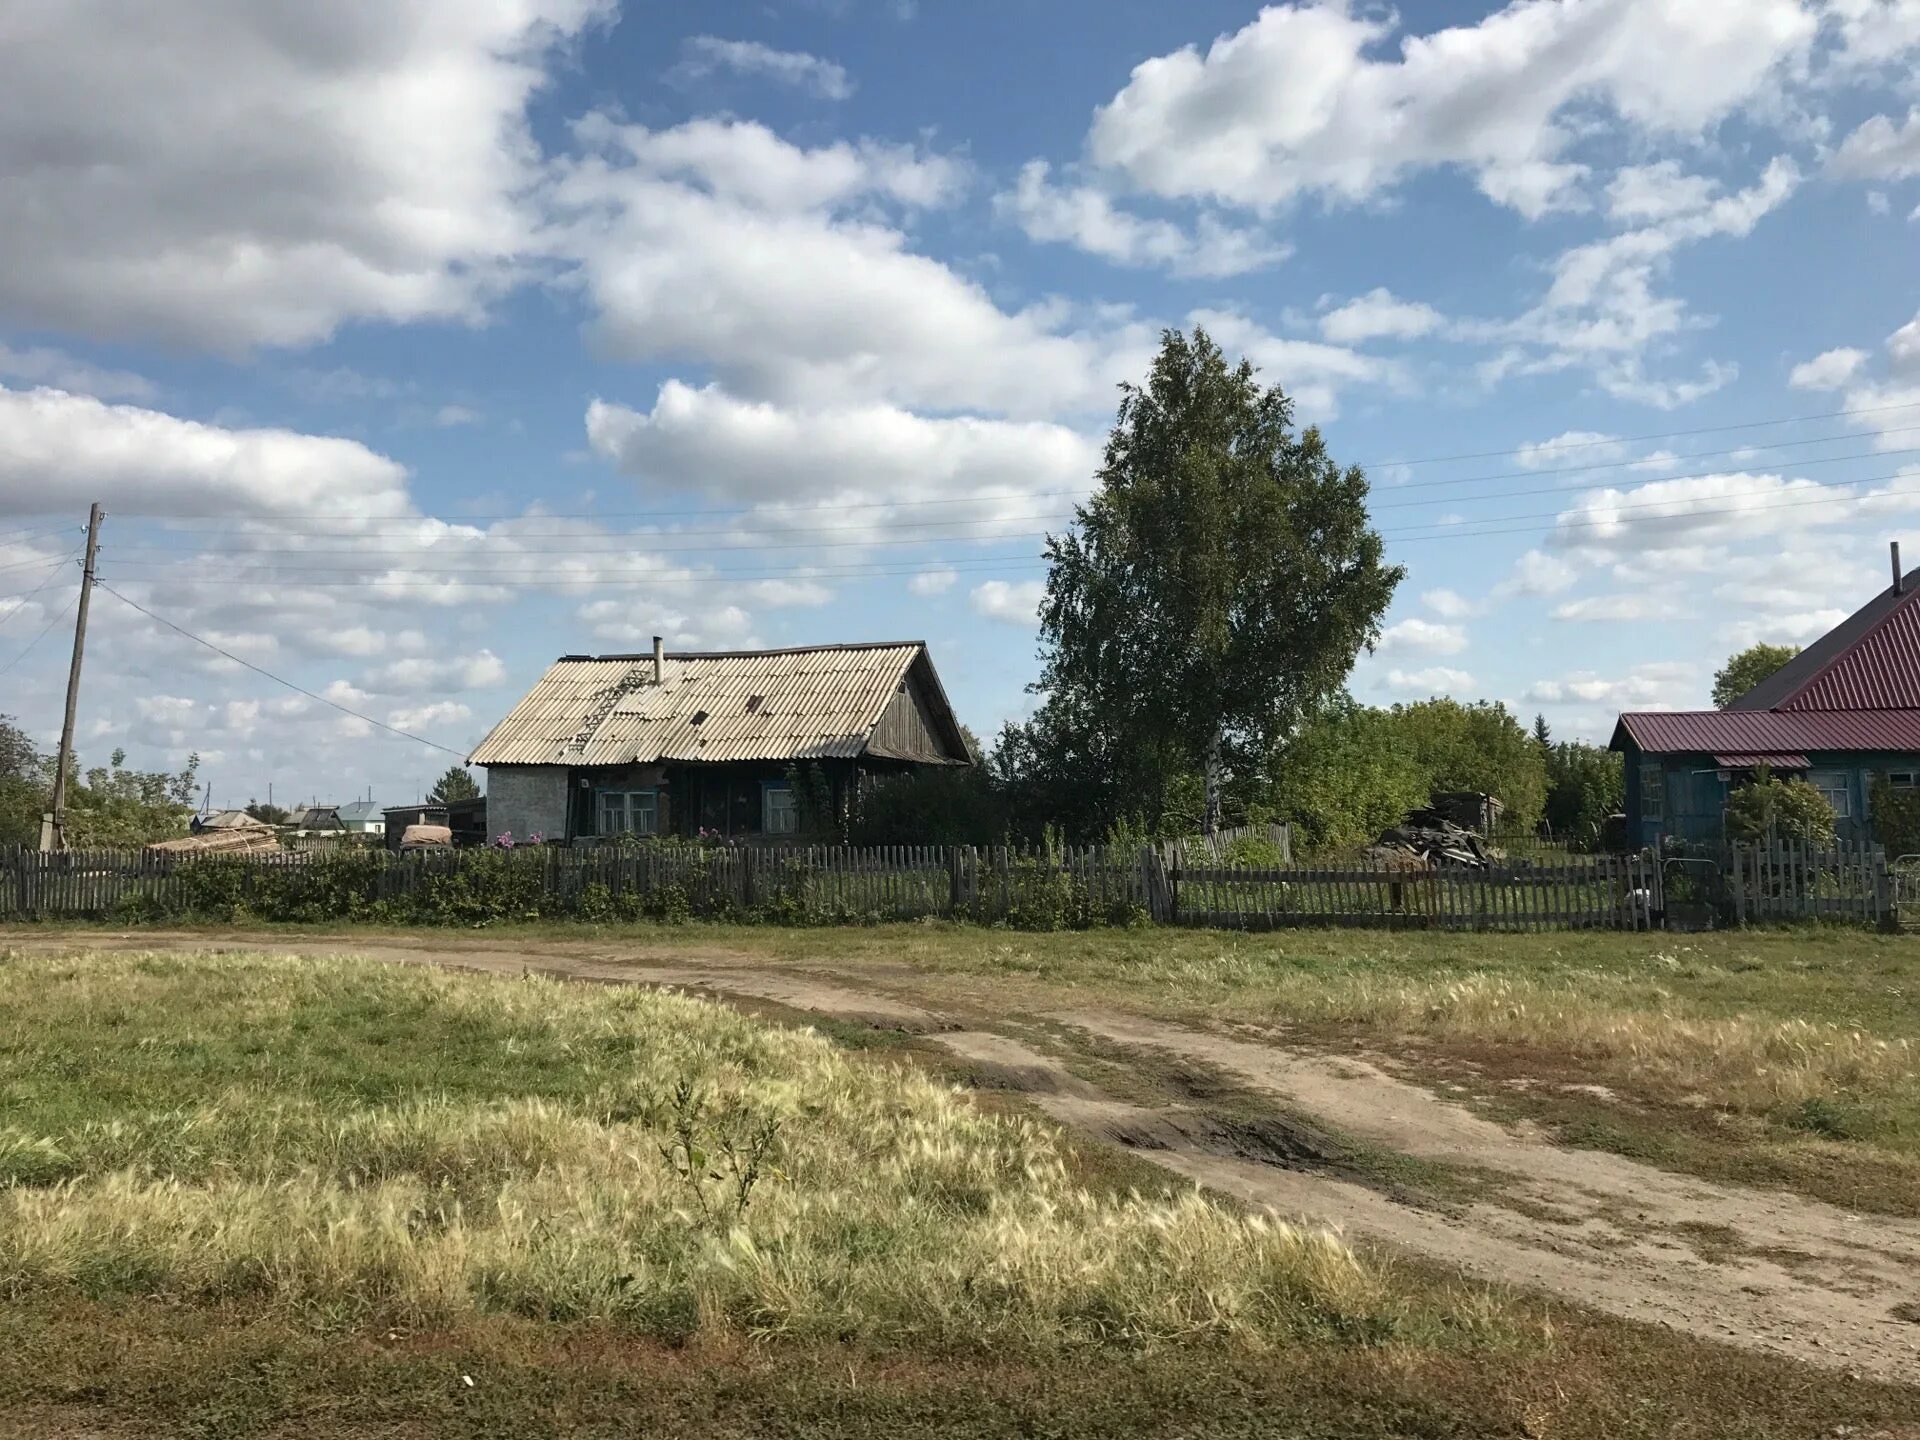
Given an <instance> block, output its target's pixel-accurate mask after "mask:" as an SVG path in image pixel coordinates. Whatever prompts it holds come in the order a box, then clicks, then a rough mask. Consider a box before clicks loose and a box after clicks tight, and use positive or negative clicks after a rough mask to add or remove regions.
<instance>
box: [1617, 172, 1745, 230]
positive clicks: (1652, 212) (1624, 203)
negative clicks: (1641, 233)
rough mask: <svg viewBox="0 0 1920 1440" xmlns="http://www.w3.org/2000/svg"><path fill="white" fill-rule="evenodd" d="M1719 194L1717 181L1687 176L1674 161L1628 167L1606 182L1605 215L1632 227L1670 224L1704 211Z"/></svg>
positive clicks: (1697, 176)
mask: <svg viewBox="0 0 1920 1440" xmlns="http://www.w3.org/2000/svg"><path fill="white" fill-rule="evenodd" d="M1719 190H1720V183H1719V181H1717V180H1712V179H1709V178H1708V177H1706V176H1704V175H1689V174H1687V173H1686V172H1685V171H1683V170H1681V168H1680V164H1679V162H1678V161H1677V160H1661V161H1659V162H1658V163H1656V164H1653V165H1628V166H1625V167H1623V168H1622V169H1620V170H1617V171H1615V172H1614V176H1613V179H1612V180H1610V181H1608V182H1607V215H1608V217H1609V218H1611V219H1613V220H1615V221H1620V222H1624V223H1627V224H1634V225H1638V224H1643V223H1645V222H1647V221H1659V220H1671V219H1673V218H1674V217H1675V216H1676V215H1691V214H1694V213H1696V212H1698V211H1700V210H1704V209H1705V208H1706V207H1707V205H1708V204H1709V203H1710V202H1711V201H1712V200H1713V197H1714V196H1715V195H1716V194H1718V193H1719Z"/></svg>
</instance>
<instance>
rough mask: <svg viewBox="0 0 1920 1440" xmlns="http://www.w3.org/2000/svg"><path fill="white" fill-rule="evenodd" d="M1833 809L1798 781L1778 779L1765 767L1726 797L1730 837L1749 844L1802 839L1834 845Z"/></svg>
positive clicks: (1818, 794)
mask: <svg viewBox="0 0 1920 1440" xmlns="http://www.w3.org/2000/svg"><path fill="white" fill-rule="evenodd" d="M1834 818H1835V817H1834V813H1833V806H1832V805H1831V804H1829V803H1828V801H1827V797H1826V796H1824V795H1822V794H1821V793H1820V792H1819V791H1818V790H1816V789H1814V788H1813V786H1811V785H1809V784H1807V782H1806V781H1804V780H1799V779H1787V780H1780V779H1776V778H1775V777H1774V776H1773V775H1771V774H1770V773H1768V771H1767V769H1766V767H1765V766H1762V767H1761V768H1760V769H1758V770H1756V771H1754V775H1753V779H1752V780H1751V781H1750V782H1749V783H1747V784H1745V785H1742V786H1741V787H1740V788H1739V789H1737V790H1735V791H1734V792H1733V794H1732V795H1730V796H1728V797H1727V834H1728V836H1729V837H1730V838H1732V839H1735V840H1739V841H1742V842H1746V843H1753V842H1755V841H1765V840H1800V841H1805V842H1806V843H1807V844H1809V845H1813V846H1816V847H1820V846H1827V845H1831V844H1832V843H1833V834H1834Z"/></svg>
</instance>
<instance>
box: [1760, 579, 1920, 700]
mask: <svg viewBox="0 0 1920 1440" xmlns="http://www.w3.org/2000/svg"><path fill="white" fill-rule="evenodd" d="M1728 708H1729V709H1732V710H1909V709H1915V708H1920V570H1913V571H1910V572H1909V573H1908V574H1907V575H1906V576H1904V577H1903V578H1902V580H1901V584H1900V593H1899V594H1895V593H1894V591H1893V588H1892V587H1891V586H1889V587H1888V588H1887V589H1885V590H1882V591H1881V592H1880V593H1879V594H1878V595H1876V596H1874V597H1873V599H1871V600H1869V601H1868V602H1867V603H1866V604H1865V605H1862V606H1861V607H1860V608H1859V609H1858V610H1856V611H1854V612H1853V614H1851V615H1849V616H1848V617H1847V618H1846V619H1845V620H1842V621H1841V622H1840V623H1839V624H1838V625H1836V626H1834V627H1833V629H1831V630H1829V631H1828V632H1827V633H1826V634H1825V635H1822V636H1821V637H1820V638H1819V639H1818V640H1816V641H1814V642H1813V644H1811V645H1809V646H1808V647H1807V648H1806V649H1805V650H1802V651H1801V652H1800V653H1799V654H1798V655H1796V656H1794V658H1793V659H1791V660H1789V661H1788V662H1787V663H1786V664H1785V665H1783V666H1781V667H1780V668H1779V669H1778V670H1776V671H1775V672H1774V673H1773V674H1771V675H1769V676H1768V677H1767V678H1766V679H1765V680H1762V681H1761V682H1760V683H1759V684H1758V685H1756V686H1754V687H1753V689H1751V690H1749V691H1748V692H1747V693H1746V694H1745V695H1742V696H1741V697H1740V698H1739V699H1738V700H1736V701H1734V702H1733V704H1732V705H1731V706H1729V707H1728Z"/></svg>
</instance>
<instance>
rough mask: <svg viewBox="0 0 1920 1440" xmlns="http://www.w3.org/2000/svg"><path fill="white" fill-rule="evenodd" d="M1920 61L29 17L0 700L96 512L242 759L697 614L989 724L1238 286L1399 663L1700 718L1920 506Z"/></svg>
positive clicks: (1886, 23) (1440, 9) (1720, 49)
mask: <svg viewBox="0 0 1920 1440" xmlns="http://www.w3.org/2000/svg"><path fill="white" fill-rule="evenodd" d="M1916 59H1920V0H1690V3H1689V4H1687V5H1685V6H1680V5H1676V4H1673V3H1670V0H1667V3H1661V0H1519V3H1516V4H1513V5H1511V6H1508V7H1506V8H1505V9H1498V10H1496V9H1493V8H1491V7H1487V6H1484V5H1469V4H1447V5H1440V4H1408V5H1406V6H1404V7H1402V8H1401V9H1399V10H1398V11H1390V10H1388V9H1386V8H1384V7H1379V6H1371V5H1366V4H1361V3H1342V0H1320V3H1314V4H1306V3H1301V4H1292V5H1280V6H1269V7H1266V8H1264V9H1263V8H1261V7H1259V6H1258V5H1253V4H1225V3H1196V4H1187V5H1180V6H1170V5H1165V4H1159V3H1146V0H1139V3H1102V4H1097V5H1096V4H1069V3H1056V4H1046V5H1031V4H1021V5H1016V4H1011V3H978V4H968V5H958V4H940V3H935V0H919V3H917V4H914V3H906V0H838V3H835V0H792V3H760V4H751V5H747V4H740V5H731V4H704V5H698V6H695V5H668V4H657V5H640V4H635V3H627V4H624V5H623V4H619V3H616V0H412V3H402V4H393V3H385V0H341V3H338V4H334V5H329V6H326V7H311V6H306V5H298V4H293V3H286V4H264V3H258V0H192V3H183V4H181V5H177V6H170V7H166V14H165V16H164V18H157V17H156V16H154V15H153V14H151V13H149V7H145V6H139V5H135V4H132V3H131V0H79V3H76V0H26V3H24V4H15V5H12V6H9V7H8V9H7V13H6V15H5V16H4V17H3V18H0V597H4V598H0V667H5V668H4V669H0V712H4V713H11V714H13V715H15V716H17V717H18V718H19V719H20V720H21V721H22V722H23V723H24V724H25V725H27V727H28V728H29V729H30V730H32V731H33V732H34V733H36V734H37V735H39V736H41V737H42V738H44V739H48V740H50V739H51V738H52V736H53V734H54V732H55V731H56V730H57V726H58V718H59V703H60V694H61V686H62V683H63V680H64V674H65V667H66V654H67V643H68V630H67V628H66V627H67V624H68V620H67V617H68V616H70V614H71V609H72V605H73V601H74V597H75V593H76V588H77V587H76V584H75V577H74V574H73V567H72V565H71V562H70V559H69V557H70V555H71V553H72V552H73V550H74V549H75V547H76V546H77V544H78V541H79V535H78V526H79V524H80V521H81V519H82V518H83V516H84V513H85V509H86V505H87V502H88V501H90V500H93V499H99V500H101V501H102V502H103V503H104V504H105V505H106V507H107V509H108V511H109V513H110V519H109V520H108V522H107V526H106V530H105V539H104V548H103V554H102V561H101V576H102V578H103V580H104V581H105V583H106V584H108V585H110V586H111V587H112V588H113V590H114V591H116V592H118V593H117V594H101V595H100V596H99V597H98V599H97V601H96V604H95V607H94V612H93V613H94V621H93V629H92V638H91V640H90V645H89V655H88V670H87V684H86V687H85V690H84V693H83V698H82V707H81V723H80V734H81V740H82V747H83V755H84V756H85V757H86V758H87V759H89V760H97V759H101V758H104V756H105V753H106V752H107V751H108V750H110V749H112V748H114V747H115V746H123V747H125V748H126V749H127V751H128V752H129V755H130V756H131V758H132V759H133V761H134V762H135V763H138V764H141V765H171V764H175V763H178V761H179V760H181V759H182V758H184V756H185V754H186V753H187V752H188V751H189V750H197V751H199V752H200V754H201V755H202V756H203V763H204V769H205V773H206V775H207V777H208V778H209V779H210V780H211V782H212V784H213V788H214V793H215V799H216V800H217V801H223V802H227V803H239V802H243V801H245V800H246V799H248V798H249V797H252V796H259V797H264V796H265V794H266V792H267V787H268V784H269V783H270V782H271V783H272V785H273V786H274V793H275V795H276V797H279V798H288V797H297V796H308V795H316V794H317V795H319V796H321V797H322V798H327V797H332V798H339V799H345V798H348V797H350V796H352V795H355V794H364V793H365V792H366V791H367V790H368V789H369V788H371V789H372V790H373V791H374V792H375V793H376V794H377V795H378V796H379V797H380V798H382V799H385V800H399V799H404V798H408V797H410V796H412V795H413V794H414V793H416V792H417V791H418V790H420V789H421V788H422V787H423V786H424V785H426V784H427V783H429V782H430V781H431V778H432V777H433V776H434V775H435V774H437V773H438V771H439V769H441V768H442V767H443V766H444V764H445V763H446V762H447V760H448V759H449V756H447V755H446V754H444V753H442V752H440V751H437V750H434V749H431V748H429V747H428V746H426V745H423V744H420V743H417V742H416V740H412V739H408V738H404V736H401V735H395V734H393V733H391V732H390V731H387V730H383V729H380V728H377V727H376V726H375V725H371V724H368V723H367V720H363V719H357V718H354V716H353V715H349V714H346V713H343V712H342V710H340V709H337V708H334V706H343V707H345V709H346V710H348V711H352V712H355V713H356V714H357V715H359V716H363V717H367V718H368V719H370V720H372V721H376V722H379V724H380V725H384V726H391V727H394V728H395V729H397V730H400V731H403V732H406V733H407V734H410V735H413V736H416V737H419V738H420V739H424V740H431V741H434V742H436V743H438V744H441V745H445V746H448V747H450V748H452V749H453V750H456V751H458V750H463V749H464V748H465V747H466V746H468V745H470V744H471V743H472V742H473V741H474V740H476V739H478V738H479V736H480V735H482V734H483V733H484V732H485V730H486V729H487V727H488V726H489V725H490V724H491V723H492V721H493V720H494V719H496V718H497V717H498V716H499V715H500V714H501V713H503V712H504V710H505V709H506V708H507V707H508V706H509V705H510V704H511V702H512V701H513V699H514V698H515V697H516V696H517V694H518V693H519V692H520V691H521V690H522V689H523V688H524V687H525V686H526V685H527V684H528V683H530V682H531V681H532V680H533V679H534V678H535V676H537V675H538V673H539V672H540V670H541V669H542V668H543V666H544V665H545V664H546V663H547V662H548V661H549V660H551V659H552V658H553V657H554V656H555V655H558V654H562V653H572V652H584V651H616V650H623V649H643V648H645V647H646V645H647V643H648V637H649V636H651V635H652V634H654V633H656V632H661V633H665V634H666V635H667V636H668V637H669V639H670V641H671V643H673V644H675V645H677V646H680V647H682V648H694V647H702V648H734V647H740V646H746V645H757V644H769V645H779V644H803V643H809V642H815V641H825V640H838V639H879V638H898V637H908V636H918V637H924V638H926V639H927V640H929V641H930V642H931V643H932V645H933V647H934V654H935V658H936V661H937V663H938V664H939V666H940V668H941V671H942V674H943V675H944V677H945V679H946V681H947V685H948V688H949V690H950V692H951V693H952V695H953V698H954V700H955V703H956V705H957V707H958V709H959V710H960V713H961V715H962V717H963V718H964V719H965V720H967V721H968V722H969V723H970V724H971V725H973V727H974V728H975V729H976V730H978V731H981V732H982V733H988V732H991V731H992V730H994V729H995V728H997V726H998V725H999V724H1000V722H1001V721H1003V720H1004V719H1006V718H1008V717H1013V716H1018V715H1020V714H1022V713H1024V712H1025V710H1026V709H1027V707H1028V705H1029V704H1030V703H1031V701H1030V697H1029V696H1028V695H1027V694H1026V692H1025V686H1026V684H1027V682H1028V681H1029V680H1030V679H1031V678H1032V676H1033V675H1034V673H1035V670H1036V668H1037V667H1036V663H1035V656H1034V649H1035V640H1034V626H1033V604H1034V601H1035V598H1036V593H1037V588H1038V582H1039V580H1040V578H1041V574H1042V572H1041V569H1040V566H1039V564H1038V562H1037V556H1038V552H1039V549H1040V544H1041V538H1040V537H1041V536H1042V535H1043V534H1044V532H1046V531H1047V530H1048V529H1050V528H1051V529H1056V530H1057V529H1059V528H1060V527H1061V526H1063V525H1064V524H1065V523H1066V522H1067V519H1068V515H1069V511H1070V507H1071V504H1072V502H1073V500H1074V499H1075V498H1076V497H1077V496H1078V495H1079V494H1082V493H1084V492H1085V490H1086V489H1087V487H1088V485H1089V484H1090V479H1091V471H1092V468H1093V466H1094V465H1095V464H1096V463H1097V458H1098V451H1099V443H1100V438H1101V436H1102V434H1103V433H1104V430H1105V428H1106V425H1107V424H1108V423H1109V422H1110V420H1111V416H1112V410H1113V403H1114V394H1115V391H1114V387H1115V386H1116V385H1117V384H1118V383H1119V382H1121V381H1123V380H1127V379H1137V378H1139V377H1140V376H1141V375H1142V374H1143V373H1144V371H1145V367H1146V365H1147V362H1148V359H1149V357H1150V356H1151V353H1152V350H1153V347H1154V343H1155V340H1156V337H1157V335H1158V333H1159V331H1160V329H1161V328H1162V327H1164V326H1181V327H1186V326H1190V325H1193V324H1196V323H1198V324H1205V325H1207V326H1208V328H1210V329H1211V330H1212V331H1213V332H1214V334H1215V335H1216V338H1218V339H1219V340H1220V341H1221V342H1222V343H1223V344H1224V345H1225V346H1226V348H1228V349H1229V350H1230V351H1232V352H1235V353H1244V354H1246V355H1248V356H1250V357H1251V358H1252V359H1253V360H1254V361H1255V363H1256V364H1258V365H1259V366H1260V367H1261V369H1262V371H1263V373H1264V375H1265V377H1266V378H1267V379H1268V380H1270V381H1271V382H1273V383H1277V384H1279V385H1281V386H1282V387H1283V388H1284V389H1285V390H1287V391H1288V393H1290V394H1292V395H1293V396H1294V397H1295V398H1296V401H1297V403H1298V408H1299V415H1300V418H1301V420H1302V421H1303V423H1308V422H1310V423H1317V424H1320V425H1321V426H1322V427H1323V428H1324V429H1325V430H1326V432H1327V434H1328V436H1329V438H1330V441H1331V444H1332V446H1333V449H1334V452H1335V453H1336V455H1338V456H1340V457H1341V458H1343V459H1347V460H1352V461H1356V462H1360V463H1364V464H1366V465H1367V466H1368V467H1369V470H1370V473H1371V474H1372V476H1373V478H1374V482H1375V495H1374V499H1375V505H1376V519H1377V523H1378V524H1379V525H1380V527H1381V528H1382V530H1383V532H1384V533H1385V534H1386V535H1387V537H1388V550H1389V554H1390V556H1391V557H1392V558H1393V559H1395V560H1396V561H1398V562H1400V563H1402V564H1404V565H1406V566H1407V569H1408V576H1407V580H1406V582H1405V584H1404V585H1403V587H1402V589H1401V592H1400V594H1399V596H1398V597H1397V599H1396V601H1395V604H1394V607H1393V610H1392V612H1391V614H1390V615H1389V617H1388V624H1387V628H1386V631H1385V633H1384V635H1383V639H1382V644H1381V646H1380V648H1379V651H1378V653H1376V654H1374V655H1371V656H1367V657H1365V658H1363V659H1362V661H1361V663H1360V665H1359V666H1358V668H1357V669H1356V671H1355V675H1354V677H1353V688H1354V690H1355V693H1356V694H1357V695H1359V696H1360V697H1361V698H1362V699H1365V700H1368V701H1371V702H1374V703H1390V702H1392V701H1395V700H1408V699H1417V698H1421V697H1424V696H1426V695H1428V694H1433V693H1452V694H1456V695H1459V696H1461V697H1463V698H1478V697H1488V698H1498V699H1503V700H1506V701H1507V702H1509V703H1510V704H1512V705H1513V706H1514V707H1515V708H1516V709H1518V710H1520V711H1522V712H1523V713H1526V714H1529V715H1530V714H1531V713H1532V712H1533V711H1535V710H1541V711H1544V712H1545V713H1546V714H1547V716H1548V717H1549V719H1550V720H1551V721H1552V722H1553V724H1554V725H1555V727H1556V729H1557V730H1558V731H1559V732H1560V733H1562V734H1584V735H1588V736H1593V737H1604V735H1605V733H1606V732H1607V731H1608V729H1609V728H1610V726H1611V722H1612V718H1613V715H1614V714H1615V713H1616V712H1617V711H1618V710H1619V709H1621V708H1623V707H1627V708H1665V707H1686V706H1697V705H1703V704H1705V703H1706V692H1707V684H1708V680H1709V678H1710V676H1711V673H1712V670H1713V668H1714V667H1715V665H1716V664H1717V663H1718V662H1719V661H1720V660H1721V659H1723V658H1724V656H1725V655H1726V654H1727V653H1728V652H1729V651H1730V650H1731V649H1733V648H1735V647H1736V646H1738V645H1740V644H1744V643H1747V642H1749V641H1751V640H1753V639H1759V638H1765V639H1779V640H1794V641H1803V640H1806V639H1809V638H1811V637H1812V636H1813V635H1815V634H1818V633H1819V632H1820V631H1821V630H1822V629H1824V628H1825V627H1826V626H1827V625H1829V624H1831V623H1832V622H1833V621H1835V620H1837V619H1838V618H1839V617H1840V616H1841V615H1842V614H1843V613H1845V612H1846V611H1847V610H1849V609H1851V608H1852V607H1853V606H1855V605H1856V604H1858V603H1859V602H1861V601H1862V600H1864V599H1865V598H1867V596H1869V595H1870V594H1871V593H1872V592H1873V591H1874V589H1875V588H1877V587H1878V586H1880V585H1882V584H1884V583H1885V568H1886V562H1885V543H1886V541H1887V540H1889V539H1895V538H1899V537H1900V536H1901V535H1902V533H1903V531H1904V532H1905V533H1908V534H1913V532H1912V531H1911V530H1910V529H1908V528H1907V527H1909V526H1910V523H1911V521H1912V520H1913V519H1914V518H1915V515H1916V513H1917V512H1920V463H1916V457H1917V456H1920V265H1916V263H1915V262H1916V242H1920V85H1916V82H1915V80H1914V78H1913V77H1914V75H1915V74H1916V73H1917V71H1920V67H1917V66H1916V64H1915V62H1916ZM101 96H112V97H114V103H112V104H105V105H103V104H101V103H100V97H101ZM1812 417H1824V418H1812ZM1640 437H1644V438H1640ZM1459 456H1466V457H1471V458H1463V459H1453V458H1448V457H1459ZM1914 540H1915V543H1914V544H1912V545H1910V546H1909V550H1910V553H1912V554H1913V555H1914V558H1916V559H1920V535H1915V536H1914ZM36 587H37V588H36ZM122 596H124V597H125V600H124V601H123V600H122V599H121V598H120V597H122ZM129 601H130V602H133V605H138V606H141V607H144V609H145V611H147V612H150V614H143V613H142V612H141V610H137V609H135V608H132V605H130V604H128V603H126V602H129ZM152 617H161V618H160V619H155V618H152ZM163 621H164V622H171V624H172V625H174V626H178V627H180V628H181V629H183V630H185V631H188V632H190V633H191V634H193V635H198V636H200V637H203V638H204V639H206V640H209V641H211V642H213V643H214V644H217V645H218V646H219V647H220V648H221V649H224V650H226V651H228V652H229V653H230V654H231V655H233V656H237V657H239V658H240V659H242V660H244V661H246V662H249V663H250V664H252V665H255V666H258V667H260V668H261V669H264V670H266V671H270V672H272V673H273V674H274V675H277V676H280V677H283V678H284V679H286V680H288V681H292V682H294V684H296V685H297V686H299V687H301V689H302V690H304V691H306V692H310V693H308V694H302V693H300V692H299V691H297V690H294V689H289V688H287V687H285V686H283V685H281V684H278V683H276V682H275V681H273V680H270V679H267V678H264V677H263V676H261V675H260V674H258V673H256V672H255V671H252V670H249V669H247V668H245V667H243V666H242V665H239V664H236V663H235V662H234V661H233V660H231V659H227V658H223V657H222V656H220V655H219V654H216V653H214V651H212V650H209V649H207V648H205V647H204V646H202V645H200V644H198V643H196V642H195V641H193V640H191V639H188V638H186V637H185V636H183V635H182V634H181V633H179V630H176V629H173V628H169V626H168V625H167V624H165V623H162V622H163ZM314 697H323V698H314ZM326 701H331V702H333V703H332V705H329V704H328V703H325V702H326Z"/></svg>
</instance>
